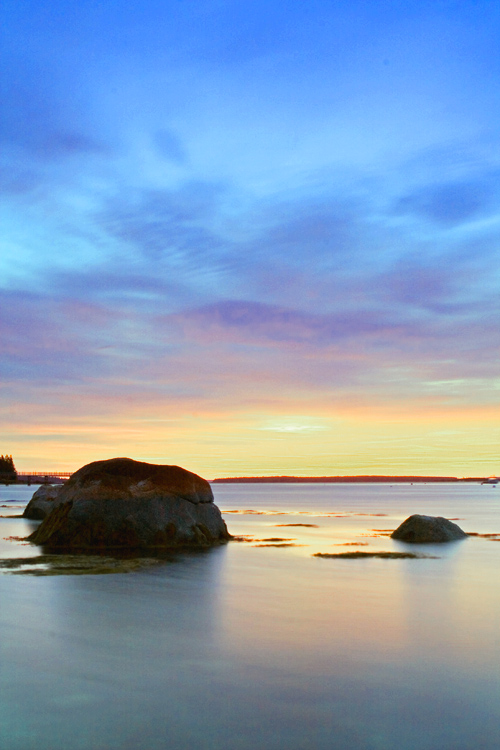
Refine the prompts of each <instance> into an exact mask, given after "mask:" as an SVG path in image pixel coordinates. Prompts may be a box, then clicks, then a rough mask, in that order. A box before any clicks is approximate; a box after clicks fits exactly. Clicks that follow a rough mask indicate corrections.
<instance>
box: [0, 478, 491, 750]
mask: <svg viewBox="0 0 500 750" xmlns="http://www.w3.org/2000/svg"><path fill="white" fill-rule="evenodd" d="M34 489H35V488H34V487H31V488H27V487H9V488H8V487H3V486H2V487H0V505H7V506H8V507H7V508H1V509H0V514H3V515H9V516H14V515H17V514H20V513H21V512H22V506H23V505H24V504H25V503H26V501H27V500H28V499H29V498H30V497H31V495H32V493H33V491H34ZM214 492H215V495H216V502H217V504H218V505H219V507H220V508H221V509H222V510H223V511H225V516H224V517H225V519H226V521H227V523H228V527H229V530H230V531H231V533H233V534H235V535H239V536H241V537H243V536H244V535H245V538H246V539H247V541H240V542H231V543H229V544H228V545H227V546H224V547H219V548H216V549H214V550H211V551H210V552H207V553H200V554H194V555H187V554H185V555H180V556H178V557H176V558H175V559H174V561H170V562H169V561H166V562H163V563H161V564H157V565H152V566H149V567H145V568H144V569H142V570H137V571H133V572H129V573H127V574H114V575H78V576H75V575H46V576H45V575H44V576H33V575H30V574H28V575H26V574H24V575H17V574H15V573H16V571H15V569H14V574H13V569H10V570H7V569H4V570H3V571H1V570H0V608H1V609H0V625H1V630H0V632H1V639H0V643H1V671H0V699H1V700H0V719H1V721H0V746H1V747H2V748H7V750H32V749H33V750H35V748H36V750H62V749H63V748H64V750H67V748H71V749H72V750H136V749H137V748H145V750H157V749H159V748H161V749H162V750H164V749H165V748H169V749H170V750H184V749H186V750H187V749H188V748H189V750H191V749H192V748H200V749H201V750H215V749H216V748H217V750H250V748H252V750H253V749H254V748H255V747H261V748H266V750H267V749H269V750H285V748H286V750H305V749H306V748H311V749H314V750H327V749H328V750H332V749H334V750H358V749H359V750H469V749H470V750H481V749H483V750H493V749H494V748H495V750H496V748H497V747H498V734H497V733H498V727H499V726H500V700H499V698H500V691H499V685H500V678H499V667H500V664H499V662H500V658H499V657H500V635H499V633H500V629H499V624H500V587H499V586H498V577H499V574H498V570H499V569H500V542H495V541H492V540H491V539H488V538H482V537H471V538H469V539H467V540H466V541H464V542H456V543H452V544H448V545H431V546H429V545H427V546H423V545H422V546H421V545H418V546H417V545H414V546H412V547H411V551H416V552H423V553H425V554H428V555H436V556H437V559H432V558H427V559H389V560H385V559H377V558H373V559H354V560H345V559H335V558H334V559H320V558H317V557H313V554H314V553H316V552H330V553H331V552H342V551H348V550H357V549H359V550H363V551H404V550H407V549H408V546H407V545H404V544H402V543H398V542H395V541H393V540H391V539H390V538H389V537H388V536H386V535H384V534H386V533H387V532H386V531H384V530H388V529H394V528H395V527H396V526H397V525H398V524H399V523H400V522H401V521H402V520H404V518H406V517H407V516H408V515H410V514H411V513H427V514H430V515H443V516H445V517H447V518H459V519H460V520H458V521H457V523H458V524H459V525H460V526H461V527H462V528H463V529H464V530H465V531H468V532H478V533H497V532H500V513H499V500H500V494H499V493H500V488H494V487H491V486H481V485H476V484H472V485H454V484H444V485H441V484H439V485H394V486H390V485H354V484H350V485H316V484H313V485H303V484H300V485H248V484H243V485H214ZM243 510H252V511H259V513H255V512H254V513H241V512H238V513H231V512H229V511H243ZM380 513H383V514H386V515H373V514H380ZM297 523H300V524H314V526H283V525H282V524H297ZM0 524H1V527H0V529H1V533H0V558H3V559H4V560H6V559H8V558H17V557H18V558H26V557H27V556H31V557H32V558H35V557H36V556H37V555H39V554H40V550H39V549H38V548H36V547H32V546H30V545H26V544H23V543H21V542H19V541H13V540H8V539H5V537H9V536H14V537H22V536H25V535H26V534H28V533H30V531H31V530H32V528H34V524H33V523H30V522H27V521H25V520H23V519H20V518H14V517H10V518H1V519H0ZM373 530H378V531H379V532H380V534H381V535H374V534H377V531H373ZM276 538H280V539H284V540H287V541H284V542H282V544H287V545H296V546H286V547H285V546H284V547H281V548H280V547H276V546H267V547H263V546H258V545H259V544H280V542H274V541H273V542H267V541H259V540H267V539H276ZM252 540H253V541H252ZM358 545H360V546H358ZM36 567H37V566H34V568H33V569H34V570H35V569H36ZM44 570H45V571H46V572H51V566H50V565H45V566H43V567H42V572H43V571H44ZM39 572H40V571H39ZM52 572H54V571H52Z"/></svg>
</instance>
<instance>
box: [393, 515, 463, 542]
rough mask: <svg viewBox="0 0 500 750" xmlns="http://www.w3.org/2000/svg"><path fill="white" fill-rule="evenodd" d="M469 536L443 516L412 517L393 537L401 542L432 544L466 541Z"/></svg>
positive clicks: (399, 527) (394, 532)
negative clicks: (458, 540)
mask: <svg viewBox="0 0 500 750" xmlns="http://www.w3.org/2000/svg"><path fill="white" fill-rule="evenodd" d="M466 536H467V534H466V533H465V531H462V529H461V528H460V526H457V524H456V523H453V522H452V521H449V520H448V519H447V518H441V516H420V515H418V514H415V515H413V516H410V517H409V518H407V519H406V521H403V523H402V524H401V525H400V526H398V528H397V529H396V530H395V531H393V532H392V534H391V537H392V538H393V539H398V540H399V541H401V542H411V543H413V544H432V543H441V542H453V541H456V540H457V539H465V538H466Z"/></svg>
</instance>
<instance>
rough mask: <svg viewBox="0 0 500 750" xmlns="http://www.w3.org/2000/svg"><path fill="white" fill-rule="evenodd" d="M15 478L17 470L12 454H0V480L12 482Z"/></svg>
mask: <svg viewBox="0 0 500 750" xmlns="http://www.w3.org/2000/svg"><path fill="white" fill-rule="evenodd" d="M16 479H17V471H16V467H15V466H14V460H13V458H12V456H9V455H5V456H4V455H3V454H2V455H1V456H0V481H2V482H12V481H14V482H15V480H16Z"/></svg>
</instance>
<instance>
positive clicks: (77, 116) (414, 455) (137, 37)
mask: <svg viewBox="0 0 500 750" xmlns="http://www.w3.org/2000/svg"><path fill="white" fill-rule="evenodd" d="M0 13H1V19H0V20H1V27H2V32H1V33H2V39H1V40H0V41H1V49H2V52H1V55H2V62H1V71H2V76H1V78H2V99H3V107H2V122H1V128H0V139H1V145H2V154H3V162H4V169H3V177H2V182H1V191H2V206H3V208H2V219H1V221H2V246H3V247H2V253H1V260H0V271H1V273H0V304H1V307H2V332H3V333H2V338H3V345H2V348H3V351H4V354H3V356H2V407H1V408H2V414H3V418H2V422H3V424H4V426H5V432H4V435H3V436H2V440H3V443H4V446H3V452H8V453H12V454H13V455H14V458H16V457H17V463H18V464H19V465H21V466H23V465H24V467H25V468H29V467H30V466H32V465H33V464H39V463H40V462H41V463H44V462H45V463H46V464H47V465H49V464H50V465H51V466H55V465H56V464H57V465H58V466H59V468H64V467H63V466H62V465H61V464H64V465H65V466H68V467H69V468H77V466H79V465H81V463H84V462H85V461H86V460H92V459H93V458H104V457H109V456H111V455H117V454H122V455H131V456H133V457H135V458H143V459H146V460H158V461H160V462H167V463H168V462H172V463H181V464H184V465H187V467H188V468H192V469H193V470H200V471H202V472H204V473H205V474H208V475H215V474H218V475H224V474H228V473H234V472H237V473H247V474H248V473H250V474H251V473H303V474H318V473H333V474H335V473H365V472H366V471H371V472H372V473H385V472H386V471H387V472H388V471H393V472H394V473H403V472H408V471H413V472H415V473H425V472H426V470H427V469H428V468H432V467H433V472H434V471H435V472H436V473H452V474H456V473H458V474H462V473H468V474H483V473H485V474H489V473H494V472H496V473H498V468H497V464H496V455H497V453H498V450H497V449H498V438H499V437H500V436H499V435H498V428H496V424H497V423H498V421H499V420H498V416H499V415H498V396H499V384H500V377H499V365H498V363H499V353H500V346H499V335H498V332H499V320H500V316H499V309H498V308H499V303H498V291H499V265H500V263H499V257H500V253H499V233H500V232H499V228H500V214H499V195H500V180H499V176H500V150H499V131H500V124H499V123H500V85H499V84H500V67H499V63H500V47H499V45H498V37H499V31H500V6H499V5H498V3H496V2H489V1H481V2H444V1H443V2H440V1H439V0H434V2H418V3H417V2H413V3H412V2H405V3H403V2H383V1H382V2H378V3H373V2H360V1H356V0H354V2H335V3H333V2H314V1H313V2H309V3H307V4H304V3H299V2H279V3H278V2H272V1H271V2H266V3H261V2H246V1H244V2H241V1H240V2H224V1H223V0H221V1H219V2H217V1H215V0H214V1H212V2H190V3H188V2H180V1H178V2H161V3H160V2H150V1H149V0H145V1H144V2H141V3H139V2H129V3H115V2H85V1H84V2H80V3H78V4H74V3H70V2H67V1H65V0H61V1H59V2H57V1H55V2H52V3H50V4H47V3H42V2H40V0H34V1H33V2H23V0H17V2H12V1H11V0H6V1H5V2H4V3H3V6H2V10H1V11H0ZM363 425H364V427H363ZM349 441H351V442H349ZM387 441H389V442H387ZM320 446H321V450H320ZM345 446H347V448H346V447H345ZM339 456H342V458H339ZM35 468H36V467H35ZM462 469H463V471H462Z"/></svg>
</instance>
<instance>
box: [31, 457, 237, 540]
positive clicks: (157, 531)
mask: <svg viewBox="0 0 500 750" xmlns="http://www.w3.org/2000/svg"><path fill="white" fill-rule="evenodd" d="M229 538H230V535H229V533H228V530H227V527H226V524H225V523H224V521H223V519H222V516H221V513H220V511H219V509H218V507H217V506H216V505H215V503H214V498H213V493H212V488H211V487H210V485H209V483H208V482H207V481H206V480H205V479H202V477H200V476H198V475H197V474H193V473H192V472H190V471H187V470H186V469H182V468H181V467H179V466H167V465H161V464H150V463H145V462H143V461H134V460H132V459H130V458H113V459H109V460H107V461H95V462H93V463H91V464H87V465H86V466H83V467H82V468H81V469H79V470H78V471H76V472H75V473H74V474H73V475H72V476H71V478H70V479H69V480H68V482H67V483H66V484H65V485H63V487H62V488H61V490H60V492H59V494H58V497H57V505H56V507H55V508H54V509H53V510H52V511H51V512H50V513H49V514H48V515H47V516H46V518H45V519H44V520H43V521H42V523H41V524H40V526H39V527H38V529H37V530H36V531H35V532H34V533H33V534H31V536H29V537H28V539H29V541H31V542H33V543H35V544H39V545H43V546H45V547H46V548H47V549H48V550H54V551H58V550H60V551H77V550H78V551H79V552H86V553H91V552H95V551H103V550H108V549H109V550H111V549H137V550H142V549H153V548H159V549H161V548H178V547H195V548H200V547H202V548H203V547H210V546H212V545H216V544H221V543H223V542H225V541H227V540H228V539H229Z"/></svg>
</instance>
